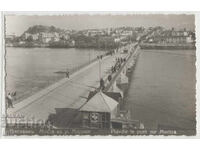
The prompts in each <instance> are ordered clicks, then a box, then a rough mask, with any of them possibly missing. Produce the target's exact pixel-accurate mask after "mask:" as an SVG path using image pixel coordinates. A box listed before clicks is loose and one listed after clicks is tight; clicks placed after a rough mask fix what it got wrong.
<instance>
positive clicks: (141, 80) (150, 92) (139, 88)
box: [127, 50, 196, 129]
mask: <svg viewBox="0 0 200 150" xmlns="http://www.w3.org/2000/svg"><path fill="white" fill-rule="evenodd" d="M195 70H196V69H195V51H192V50H189V51H184V50H183V51H180V50H179V51H168V50H141V53H140V55H139V59H138V62H137V65H136V68H135V71H134V73H133V74H132V77H131V78H132V82H131V84H130V89H129V91H128V95H127V104H128V105H127V107H128V108H129V109H130V110H131V116H132V119H137V120H140V121H141V122H143V123H144V125H145V127H146V128H150V129H155V128H156V127H157V124H162V125H167V126H172V127H179V128H184V129H195V125H196V123H195V102H196V100H195V84H196V81H195Z"/></svg>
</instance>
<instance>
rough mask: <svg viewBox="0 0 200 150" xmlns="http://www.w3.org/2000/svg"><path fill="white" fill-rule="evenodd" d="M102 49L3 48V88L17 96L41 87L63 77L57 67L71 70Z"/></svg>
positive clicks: (60, 69) (27, 93)
mask: <svg viewBox="0 0 200 150" xmlns="http://www.w3.org/2000/svg"><path fill="white" fill-rule="evenodd" d="M103 53H105V51H100V50H93V49H75V48H70V49H50V48H11V47H9V48H6V72H7V78H6V90H7V91H9V92H10V91H16V92H17V99H19V100H21V99H24V98H25V97H27V96H29V95H31V94H33V93H35V92H36V91H39V90H41V89H42V88H44V87H46V86H48V85H49V84H52V83H54V82H55V81H58V80H59V79H61V78H63V77H64V74H57V73H55V72H57V71H66V70H67V69H68V70H69V71H72V70H73V69H74V68H77V67H79V66H80V65H83V64H85V63H88V62H90V61H92V60H93V59H94V58H96V57H97V55H99V54H103Z"/></svg>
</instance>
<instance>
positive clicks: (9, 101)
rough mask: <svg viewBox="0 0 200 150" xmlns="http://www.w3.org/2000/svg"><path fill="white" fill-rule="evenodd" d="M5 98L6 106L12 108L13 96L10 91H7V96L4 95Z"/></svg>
mask: <svg viewBox="0 0 200 150" xmlns="http://www.w3.org/2000/svg"><path fill="white" fill-rule="evenodd" d="M6 99H7V103H8V108H14V107H13V102H12V100H13V98H12V96H11V94H10V93H8V96H6Z"/></svg>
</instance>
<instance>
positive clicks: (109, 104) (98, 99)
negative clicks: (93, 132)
mask: <svg viewBox="0 0 200 150" xmlns="http://www.w3.org/2000/svg"><path fill="white" fill-rule="evenodd" d="M80 112H82V115H83V118H82V119H83V120H82V125H83V127H85V128H98V129H110V128H111V120H112V119H113V118H116V117H117V113H118V102H117V101H116V100H114V99H113V98H111V97H109V96H107V95H106V94H104V93H102V92H101V91H100V92H98V93H96V94H95V95H94V96H93V97H92V98H91V99H90V100H89V101H88V102H87V103H86V104H85V105H84V106H83V107H82V108H81V109H80Z"/></svg>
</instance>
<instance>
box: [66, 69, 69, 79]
mask: <svg viewBox="0 0 200 150" xmlns="http://www.w3.org/2000/svg"><path fill="white" fill-rule="evenodd" d="M66 78H69V71H68V70H67V71H66Z"/></svg>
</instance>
